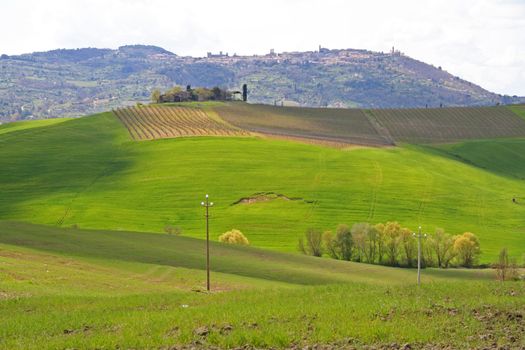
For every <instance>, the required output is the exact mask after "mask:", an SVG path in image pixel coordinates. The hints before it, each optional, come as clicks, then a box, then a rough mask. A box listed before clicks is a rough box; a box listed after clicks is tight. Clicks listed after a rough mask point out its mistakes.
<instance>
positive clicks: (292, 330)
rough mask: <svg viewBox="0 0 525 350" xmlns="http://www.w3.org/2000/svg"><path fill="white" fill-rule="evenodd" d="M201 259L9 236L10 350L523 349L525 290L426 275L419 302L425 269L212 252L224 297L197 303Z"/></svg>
mask: <svg viewBox="0 0 525 350" xmlns="http://www.w3.org/2000/svg"><path fill="white" fill-rule="evenodd" d="M202 248H203V242H202V241H201V240H195V239H191V238H185V237H175V236H161V235H155V234H144V233H138V232H109V231H81V230H73V229H57V228H49V227H42V226H33V225H28V224H22V223H13V222H4V223H1V224H0V273H1V275H2V284H0V308H1V310H2V313H3V314H4V315H9V317H2V318H0V347H1V348H6V349H56V348H157V347H159V348H160V347H170V346H174V345H181V344H191V345H192V346H194V347H199V346H200V347H209V346H212V345H217V346H220V347H221V348H226V347H235V346H239V345H252V346H256V347H259V348H262V347H278V348H280V347H285V346H292V345H293V344H296V345H300V346H304V345H307V344H310V345H311V344H314V343H321V344H331V345H338V346H349V345H352V346H356V347H361V346H363V345H376V346H380V345H382V344H383V345H384V344H391V343H393V342H396V343H399V344H404V343H410V344H411V347H412V348H418V347H421V346H422V345H423V344H441V345H449V346H452V347H454V348H472V347H476V346H486V345H488V344H490V342H493V341H494V339H497V342H498V344H500V345H502V346H503V345H507V346H511V345H512V346H517V347H518V348H519V347H520V346H523V345H524V344H525V343H524V341H525V339H524V338H523V324H522V323H520V320H521V318H520V317H522V315H523V314H522V313H523V298H525V289H524V288H523V285H522V284H519V283H509V284H499V283H494V282H492V281H487V280H486V279H487V278H490V277H491V276H490V275H488V274H486V273H484V272H476V271H473V270H470V271H464V270H448V271H445V270H440V271H439V270H425V271H424V272H423V282H424V284H423V286H422V287H421V288H418V289H416V288H414V287H415V286H414V277H415V271H414V270H406V269H394V268H386V267H380V266H370V265H362V264H355V263H346V262H342V261H333V260H329V259H322V258H311V257H305V256H299V255H289V254H282V253H276V252H269V251H263V250H258V249H254V248H247V247H231V246H225V245H222V244H215V243H214V244H212V247H211V250H212V268H213V272H212V283H213V284H212V285H213V288H214V291H213V293H211V294H206V293H195V292H194V291H198V290H202V285H203V281H204V271H203V270H202V263H203V262H204V255H203V250H202ZM459 277H461V279H462V281H460V280H459ZM465 279H469V281H468V282H467V281H466V280H465ZM307 285H311V286H307ZM192 290H193V291H192ZM204 333H206V334H204ZM451 334H453V335H454V336H453V337H451V336H450V335H451ZM472 334H483V335H486V336H484V337H472Z"/></svg>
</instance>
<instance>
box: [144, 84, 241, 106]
mask: <svg viewBox="0 0 525 350" xmlns="http://www.w3.org/2000/svg"><path fill="white" fill-rule="evenodd" d="M241 94H242V99H243V101H246V100H247V96H248V89H247V86H246V84H244V85H243V86H242V93H241V91H229V90H226V89H223V88H220V87H218V86H215V87H213V88H211V89H209V88H205V87H198V88H195V89H193V88H192V87H191V85H187V86H186V89H183V88H182V87H180V86H175V87H173V88H171V89H169V90H167V91H165V92H164V93H162V92H161V91H160V90H159V89H155V90H153V91H152V93H151V101H152V102H153V103H165V102H190V101H230V100H232V99H234V95H241Z"/></svg>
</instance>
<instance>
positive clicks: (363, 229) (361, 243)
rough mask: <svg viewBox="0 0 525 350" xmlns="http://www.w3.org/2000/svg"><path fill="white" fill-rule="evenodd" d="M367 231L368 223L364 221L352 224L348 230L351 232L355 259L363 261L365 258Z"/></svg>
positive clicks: (368, 228)
mask: <svg viewBox="0 0 525 350" xmlns="http://www.w3.org/2000/svg"><path fill="white" fill-rule="evenodd" d="M369 231H370V224H369V223H366V222H360V223H357V224H354V225H353V226H352V229H351V230H350V232H351V234H352V243H353V246H354V249H355V251H356V253H357V254H356V256H355V258H354V259H356V260H357V261H363V260H364V259H365V251H366V248H367V238H368V232H369Z"/></svg>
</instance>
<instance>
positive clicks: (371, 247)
mask: <svg viewBox="0 0 525 350" xmlns="http://www.w3.org/2000/svg"><path fill="white" fill-rule="evenodd" d="M378 234H379V233H378V231H377V228H376V227H375V226H370V228H369V230H368V235H367V237H366V248H365V251H364V252H365V257H366V261H367V262H368V263H370V264H373V263H374V262H375V260H376V251H377V239H378Z"/></svg>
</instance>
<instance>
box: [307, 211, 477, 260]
mask: <svg viewBox="0 0 525 350" xmlns="http://www.w3.org/2000/svg"><path fill="white" fill-rule="evenodd" d="M298 249H299V251H301V252H302V253H304V254H308V255H312V256H319V257H320V256H323V255H328V256H329V257H331V258H333V259H339V260H347V261H356V262H364V263H369V264H379V265H387V266H406V267H412V266H416V265H417V254H418V248H417V237H415V235H414V233H413V231H412V230H410V229H408V228H406V227H402V226H401V225H400V224H399V223H398V222H395V221H393V222H392V221H391V222H387V223H384V224H383V223H379V224H376V225H372V224H369V223H367V222H362V223H356V224H354V225H353V226H352V227H350V226H348V225H346V224H340V225H338V226H337V228H336V229H335V231H324V232H322V231H321V230H318V229H315V228H310V229H308V230H307V231H306V233H305V235H304V237H301V238H299V242H298ZM480 253H481V249H480V243H479V239H478V238H477V236H476V235H475V234H473V233H471V232H465V233H463V234H460V235H451V234H449V233H447V232H445V230H443V229H441V228H438V229H436V231H435V232H434V233H433V234H429V235H427V236H426V237H425V238H422V242H421V263H422V266H423V267H441V268H447V267H451V266H462V267H473V266H475V265H476V264H477V263H478V258H479V255H480Z"/></svg>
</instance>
